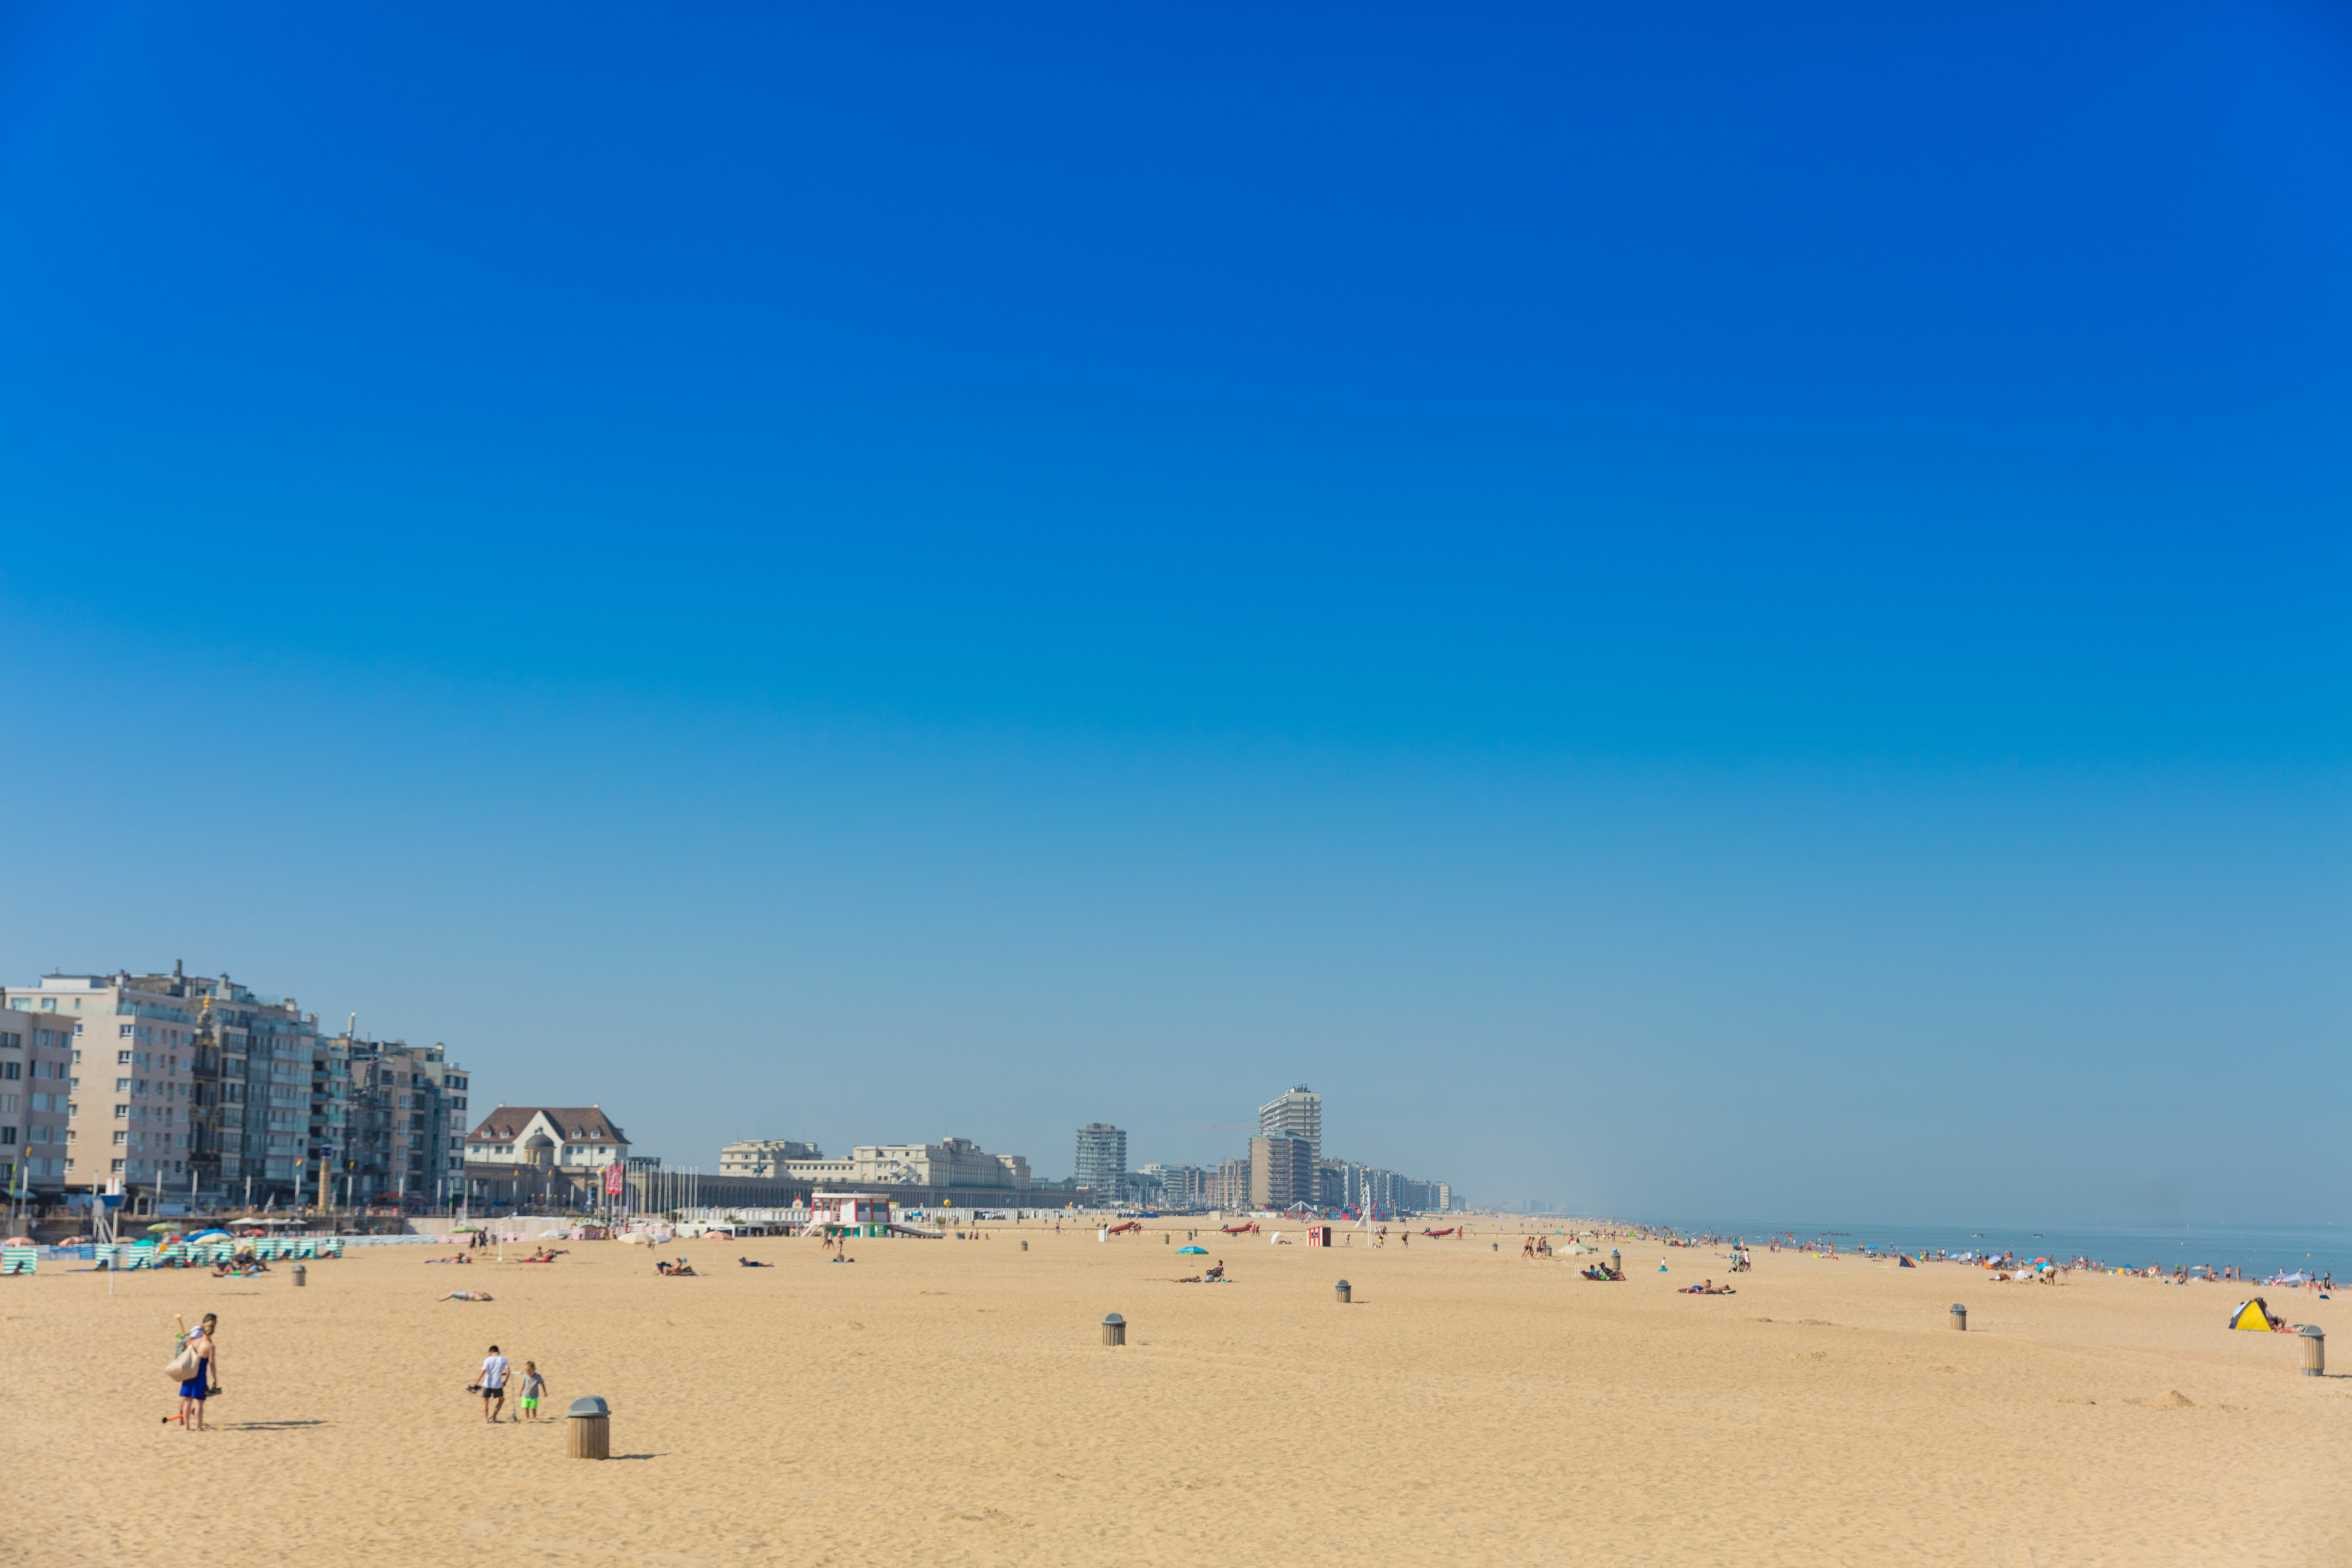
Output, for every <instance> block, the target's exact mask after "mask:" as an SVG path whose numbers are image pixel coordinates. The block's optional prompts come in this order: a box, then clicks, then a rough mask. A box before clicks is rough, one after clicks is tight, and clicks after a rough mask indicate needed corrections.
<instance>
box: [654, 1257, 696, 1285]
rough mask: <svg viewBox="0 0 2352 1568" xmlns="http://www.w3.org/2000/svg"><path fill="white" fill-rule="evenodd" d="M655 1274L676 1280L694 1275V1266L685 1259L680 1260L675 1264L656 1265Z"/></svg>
mask: <svg viewBox="0 0 2352 1568" xmlns="http://www.w3.org/2000/svg"><path fill="white" fill-rule="evenodd" d="M654 1272H655V1273H656V1274H667V1275H668V1276H669V1277H670V1278H671V1279H673V1280H675V1279H677V1278H679V1277H680V1276H682V1275H687V1274H691V1273H693V1272H694V1265H693V1264H691V1263H689V1262H688V1261H687V1260H685V1259H683V1258H680V1259H679V1260H677V1262H675V1263H656V1264H655V1265H654Z"/></svg>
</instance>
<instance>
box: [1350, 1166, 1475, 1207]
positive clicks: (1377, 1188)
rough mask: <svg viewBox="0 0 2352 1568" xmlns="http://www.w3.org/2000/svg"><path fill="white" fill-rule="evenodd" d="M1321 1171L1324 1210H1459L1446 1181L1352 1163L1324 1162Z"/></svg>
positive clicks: (1450, 1187)
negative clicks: (1322, 1176)
mask: <svg viewBox="0 0 2352 1568" xmlns="http://www.w3.org/2000/svg"><path fill="white" fill-rule="evenodd" d="M1325 1169H1326V1175H1325V1177H1324V1181H1325V1186H1326V1187H1327V1189H1328V1190H1327V1196H1326V1197H1325V1198H1324V1203H1325V1205H1326V1206H1327V1207H1332V1208H1352V1209H1355V1210H1356V1211H1358V1212H1359V1213H1363V1212H1367V1211H1369V1212H1372V1213H1379V1214H1389V1213H1398V1214H1421V1213H1428V1212H1431V1211H1436V1212H1439V1213H1443V1212H1444V1211H1446V1210H1449V1209H1453V1208H1458V1207H1461V1204H1460V1201H1459V1200H1458V1199H1457V1198H1456V1197H1454V1188H1453V1186H1452V1184H1450V1183H1447V1182H1442V1181H1423V1180H1421V1179H1419V1178H1417V1177H1414V1176H1403V1175H1401V1174H1399V1173H1398V1172H1396V1171H1391V1170H1383V1169H1381V1167H1380V1166H1366V1165H1358V1164H1357V1163H1355V1162H1354V1161H1352V1160H1333V1161H1328V1162H1326V1166H1325Z"/></svg>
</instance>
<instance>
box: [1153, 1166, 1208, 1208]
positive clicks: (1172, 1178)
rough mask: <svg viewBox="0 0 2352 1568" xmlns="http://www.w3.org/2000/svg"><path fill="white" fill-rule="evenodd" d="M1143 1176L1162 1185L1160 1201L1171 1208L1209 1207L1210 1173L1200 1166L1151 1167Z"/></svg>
mask: <svg viewBox="0 0 2352 1568" xmlns="http://www.w3.org/2000/svg"><path fill="white" fill-rule="evenodd" d="M1141 1174H1143V1175H1144V1176H1150V1178H1151V1179H1152V1180H1153V1181H1155V1182H1157V1183H1158V1184H1159V1185H1160V1202H1161V1203H1162V1204H1164V1205H1166V1206H1167V1207H1170V1208H1203V1207H1208V1203H1209V1173H1208V1172H1207V1171H1205V1170H1202V1168H1201V1167H1200V1166H1169V1165H1150V1166H1144V1167H1143V1170H1142V1173H1141Z"/></svg>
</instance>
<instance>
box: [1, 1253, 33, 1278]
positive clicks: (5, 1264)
mask: <svg viewBox="0 0 2352 1568" xmlns="http://www.w3.org/2000/svg"><path fill="white" fill-rule="evenodd" d="M40 1267H41V1249H39V1248H37V1247H6V1248H0V1274H34V1273H38V1272H39V1271H40Z"/></svg>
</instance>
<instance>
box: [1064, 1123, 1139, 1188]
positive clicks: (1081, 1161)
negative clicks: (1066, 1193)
mask: <svg viewBox="0 0 2352 1568" xmlns="http://www.w3.org/2000/svg"><path fill="white" fill-rule="evenodd" d="M1126 1176H1127V1134H1126V1133H1124V1132H1122V1131H1121V1130H1120V1129H1118V1128H1117V1127H1114V1126H1112V1125H1111V1124H1109V1123H1108V1122H1088V1123H1087V1124H1086V1125H1085V1126H1083V1127H1080V1128H1079V1129H1078V1160H1077V1168H1076V1178H1077V1184H1078V1185H1079V1186H1083V1187H1087V1188H1088V1189H1090V1190H1091V1191H1094V1192H1096V1193H1099V1194H1102V1195H1104V1196H1106V1197H1109V1198H1110V1199H1111V1200H1112V1201H1113V1202H1117V1201H1118V1196H1119V1192H1120V1187H1121V1184H1122V1181H1123V1179H1124V1178H1125V1177H1126Z"/></svg>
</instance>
